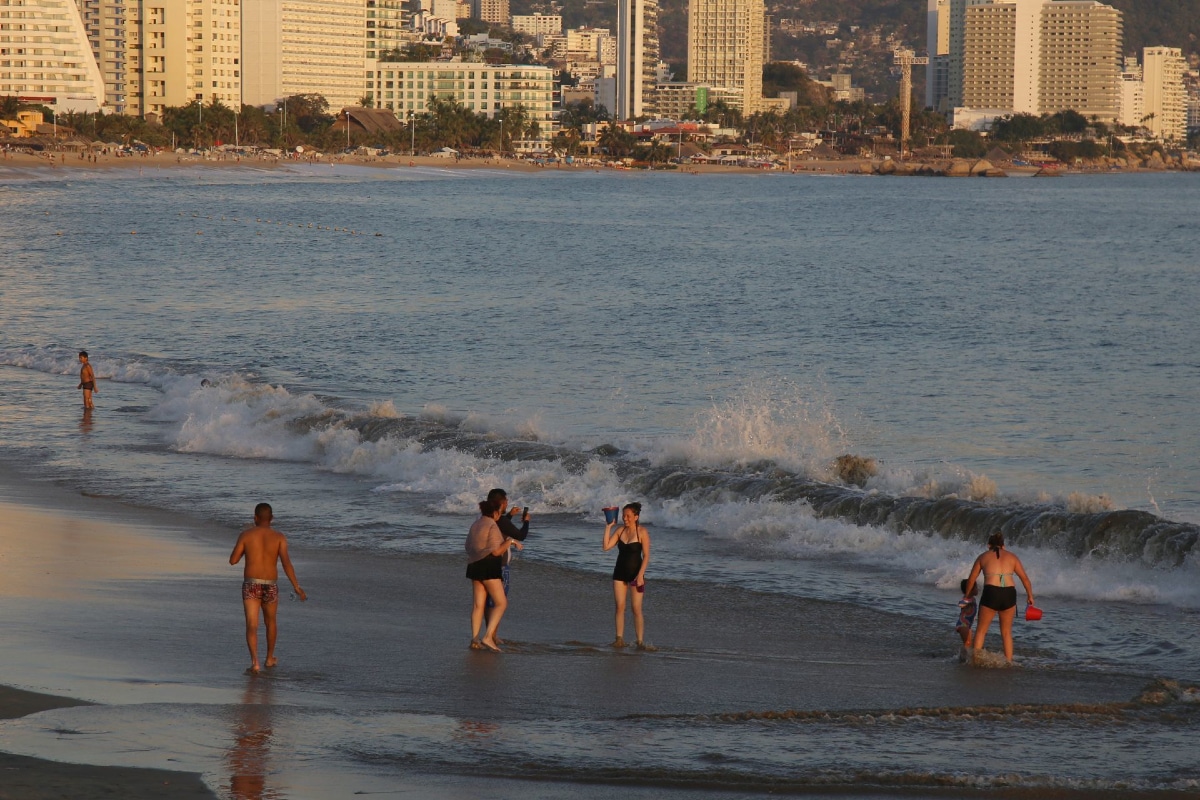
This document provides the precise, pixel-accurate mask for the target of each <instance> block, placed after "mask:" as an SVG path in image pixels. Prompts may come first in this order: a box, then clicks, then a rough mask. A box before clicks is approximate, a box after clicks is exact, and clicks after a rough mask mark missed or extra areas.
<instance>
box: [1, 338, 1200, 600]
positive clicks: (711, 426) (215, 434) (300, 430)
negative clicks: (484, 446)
mask: <svg viewBox="0 0 1200 800" xmlns="http://www.w3.org/2000/svg"><path fill="white" fill-rule="evenodd" d="M74 356H75V354H74V353H73V352H69V351H66V350H63V349H61V348H59V349H43V350H37V351H15V352H7V353H0V364H8V365H12V366H20V367H25V368H29V369H37V370H40V371H43V372H47V373H51V374H74V372H75V371H76V369H77V363H76V362H75V360H74ZM97 370H98V372H100V374H102V375H106V376H109V377H110V378H111V379H113V380H125V381H131V382H141V383H147V384H150V385H153V386H157V387H159V388H160V389H161V391H162V392H163V399H162V401H161V402H160V403H159V404H158V405H157V406H155V407H154V408H153V409H152V410H151V411H150V412H149V416H150V418H152V419H156V420H160V421H164V422H170V423H173V424H172V425H171V426H170V427H169V428H168V434H167V436H168V444H169V446H171V447H172V448H174V449H177V450H179V451H181V452H189V453H211V454H217V455H222V456H232V457H238V458H263V459H278V460H287V461H298V462H305V463H311V464H313V465H314V466H315V467H316V468H318V469H322V470H328V471H331V472H339V473H348V474H354V475H361V476H366V477H369V478H372V479H375V480H377V481H379V486H378V488H377V490H376V491H379V492H407V493H414V494H423V495H428V496H430V497H432V498H434V499H433V501H432V507H431V510H434V511H439V512H444V513H455V514H459V513H470V512H472V511H473V510H474V507H475V503H476V502H477V501H478V498H479V497H481V496H483V495H484V494H486V492H487V490H488V489H490V488H492V487H494V486H504V487H506V488H507V489H508V491H509V495H510V497H512V498H513V499H514V502H519V503H520V504H532V505H534V506H535V507H536V508H538V509H542V510H544V511H553V512H557V513H568V514H578V515H581V516H582V517H585V518H588V519H592V518H595V517H596V516H597V514H598V509H600V508H602V507H604V506H607V505H610V504H612V503H623V502H626V501H628V500H632V499H639V500H642V501H643V502H644V504H645V507H646V510H645V514H646V516H647V518H648V519H652V520H654V522H655V523H656V524H658V525H662V526H665V527H668V528H675V529H681V530H695V531H700V532H702V533H704V534H706V535H709V536H713V537H719V538H725V539H727V540H728V541H729V542H730V543H732V544H733V545H734V546H735V547H743V548H746V549H747V552H753V553H758V554H762V553H767V554H770V555H771V556H773V557H776V558H791V559H812V558H820V557H824V556H829V555H835V556H838V557H840V558H846V559H851V560H854V561H857V562H860V563H863V564H869V565H872V566H878V567H885V568H887V569H889V570H901V571H904V572H907V573H908V574H909V575H910V576H911V578H912V579H914V580H917V581H920V582H922V583H926V584H929V585H933V586H936V587H939V588H944V589H951V588H956V587H957V584H958V581H959V580H960V579H961V578H962V577H963V576H965V575H966V574H967V572H968V571H969V569H970V566H971V563H972V561H973V560H974V558H975V557H976V556H977V555H978V550H979V548H978V545H977V544H974V543H968V542H965V541H962V540H959V539H954V538H949V539H944V538H941V537H938V536H930V535H927V534H925V533H921V532H911V531H906V532H897V531H893V530H890V529H887V528H881V527H872V526H859V525H854V524H851V523H848V522H845V521H841V520H838V519H821V518H817V517H815V516H814V515H813V514H812V512H811V510H810V509H809V508H808V506H807V505H806V504H805V503H780V502H775V501H771V500H769V499H768V500H756V501H748V500H746V499H745V498H739V497H736V496H728V495H723V494H722V493H721V492H720V491H715V492H708V493H706V494H705V495H704V497H703V498H700V497H698V496H691V495H686V494H685V495H684V496H682V497H678V498H666V499H663V498H645V497H638V496H637V492H636V490H634V489H633V488H632V487H631V486H629V485H626V484H624V483H623V482H622V481H621V479H620V478H618V473H617V470H616V468H615V462H614V461H613V460H611V459H606V458H601V457H595V458H592V459H590V460H585V461H584V463H583V465H582V467H581V468H571V469H568V467H567V466H566V465H564V463H563V462H562V461H560V460H557V459H547V460H536V459H530V458H524V459H511V460H504V459H499V458H484V457H480V456H477V455H473V454H470V453H466V452H461V451H459V450H455V449H438V448H432V449H427V448H425V447H424V446H422V445H421V444H420V442H418V441H416V440H415V439H406V438H403V437H400V436H397V437H390V436H383V437H382V438H378V439H364V438H363V436H362V435H361V434H360V432H359V429H360V427H361V425H359V424H358V423H362V422H364V421H371V420H377V421H385V420H400V419H403V418H404V416H405V415H404V414H403V413H401V412H400V411H399V410H397V409H396V407H395V405H394V403H392V402H391V401H390V400H381V401H377V402H375V403H372V404H370V405H369V406H368V407H366V408H365V409H363V410H362V411H359V412H351V411H346V410H344V409H335V408H332V407H330V406H329V405H327V404H326V403H325V402H323V401H322V400H321V399H319V398H318V397H316V396H315V395H313V394H310V393H303V392H292V391H289V390H288V389H286V388H284V387H281V386H271V385H267V384H262V383H258V382H254V381H251V380H247V379H244V378H242V377H239V376H235V375H225V376H217V375H214V376H212V377H211V378H210V379H209V383H208V385H203V384H202V378H201V376H198V375H180V374H177V373H176V372H175V371H174V370H173V369H171V368H170V367H168V366H164V365H162V364H160V363H159V362H157V361H155V360H153V359H148V360H141V359H138V358H111V359H105V358H100V359H97ZM772 403H773V400H772V399H771V398H770V397H767V396H766V395H764V394H763V393H762V392H760V391H758V390H754V391H751V392H749V393H748V394H747V395H746V397H744V398H740V399H735V400H731V401H728V402H725V403H719V404H715V405H714V406H713V407H712V408H711V409H710V410H709V411H708V412H706V413H705V414H702V415H701V416H700V417H699V419H698V420H697V424H696V432H695V433H694V434H692V435H691V436H687V437H679V438H675V439H671V440H669V441H665V442H664V441H663V439H661V438H653V437H645V438H638V437H629V438H628V439H627V440H625V441H622V442H620V444H621V445H622V446H623V447H627V448H628V449H629V450H631V451H632V453H631V457H633V458H635V459H645V460H646V461H648V462H650V463H651V464H667V463H683V464H686V465H690V466H694V467H695V466H699V467H704V466H710V467H713V468H720V469H729V470H736V468H737V467H739V466H743V465H753V464H756V463H758V462H761V461H763V460H767V461H770V462H774V463H776V464H778V465H780V466H784V465H786V466H787V467H788V468H790V469H794V470H796V471H799V472H801V473H802V474H807V475H810V476H812V475H813V474H814V473H816V474H817V475H819V476H821V477H825V475H823V474H822V473H821V470H822V469H823V468H824V466H825V465H827V464H828V463H829V462H830V461H831V459H832V457H833V456H835V455H836V454H837V453H839V452H842V451H844V450H846V449H848V447H847V446H848V440H847V437H846V436H845V433H844V431H842V429H841V427H840V425H839V424H838V423H837V421H836V419H835V418H834V416H833V415H832V414H831V413H829V412H828V411H827V410H826V408H827V407H825V406H820V405H814V404H812V403H807V402H805V401H802V400H799V399H793V400H790V401H788V402H786V403H785V404H784V408H783V409H782V410H772V409H773V408H775V407H774V406H773V405H772ZM419 419H420V420H423V421H426V422H429V423H435V424H438V425H442V426H446V427H448V428H457V429H458V430H459V431H465V432H472V433H474V434H476V435H480V436H482V437H484V438H485V439H494V440H496V441H502V440H516V441H521V440H530V439H536V440H540V441H545V440H546V439H547V438H549V437H547V434H546V432H545V431H544V430H542V429H541V422H540V420H539V419H538V418H537V417H536V416H533V417H528V418H522V417H520V416H517V415H513V416H508V417H497V416H484V415H478V414H464V413H458V412H452V411H450V410H448V409H446V408H443V407H439V406H435V405H430V406H427V407H426V408H424V409H423V410H422V412H421V413H420V414H419ZM560 441H561V439H560ZM868 487H869V490H870V491H884V492H886V493H890V494H909V495H916V496H925V497H945V496H954V495H956V496H959V497H964V498H971V499H975V500H978V501H983V502H999V499H998V498H997V493H996V491H995V487H994V484H993V483H992V482H991V481H990V480H988V479H987V478H986V477H985V476H979V475H974V474H971V473H970V472H968V471H965V470H959V469H956V468H954V467H953V466H952V465H945V466H943V467H942V468H941V469H940V474H935V470H932V469H915V468H910V467H899V468H897V467H894V466H891V467H885V468H884V469H881V471H880V473H879V474H878V475H876V476H875V477H873V478H871V480H870V482H869V484H868ZM1061 504H1062V506H1063V507H1064V509H1065V508H1071V509H1072V510H1077V511H1089V512H1091V511H1096V510H1102V509H1103V508H1104V507H1105V498H1084V497H1079V496H1073V497H1071V498H1069V499H1064V500H1062V501H1061ZM1022 554H1023V555H1024V554H1028V559H1029V561H1030V563H1036V564H1037V565H1038V567H1037V570H1038V575H1037V590H1038V595H1039V596H1044V597H1053V596H1062V597H1074V598H1086V599H1094V600H1114V601H1125V602H1138V603H1171V604H1175V605H1181V606H1185V607H1200V588H1198V586H1197V584H1196V582H1195V580H1194V576H1195V574H1196V571H1197V568H1198V567H1200V564H1198V563H1197V556H1196V555H1195V554H1193V555H1191V556H1189V558H1188V560H1187V562H1186V563H1185V564H1184V565H1183V566H1182V567H1181V568H1178V569H1173V570H1169V569H1155V568H1152V567H1149V566H1145V565H1133V564H1125V563H1120V562H1115V561H1109V560H1104V559H1100V558H1094V557H1085V558H1082V559H1079V558H1075V557H1073V556H1068V555H1065V554H1062V553H1059V552H1057V551H1054V550H1050V549H1044V548H1033V547H1027V546H1023V547H1022Z"/></svg>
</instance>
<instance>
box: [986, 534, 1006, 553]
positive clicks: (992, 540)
mask: <svg viewBox="0 0 1200 800" xmlns="http://www.w3.org/2000/svg"><path fill="white" fill-rule="evenodd" d="M988 547H990V548H991V549H992V552H993V553H995V554H996V555H1000V548H1001V547H1004V534H1003V533H1001V532H1000V531H996V532H995V533H993V534H992V535H991V536H990V537H988Z"/></svg>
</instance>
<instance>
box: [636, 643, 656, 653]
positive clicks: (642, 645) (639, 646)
mask: <svg viewBox="0 0 1200 800" xmlns="http://www.w3.org/2000/svg"><path fill="white" fill-rule="evenodd" d="M634 647H636V648H637V649H638V650H645V651H646V652H647V653H655V652H658V648H657V647H655V646H654V645H652V644H646V643H645V642H638V643H637V644H635V645H634Z"/></svg>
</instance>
